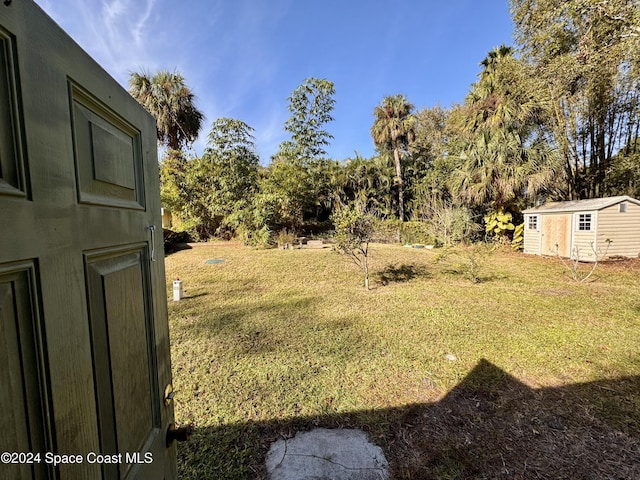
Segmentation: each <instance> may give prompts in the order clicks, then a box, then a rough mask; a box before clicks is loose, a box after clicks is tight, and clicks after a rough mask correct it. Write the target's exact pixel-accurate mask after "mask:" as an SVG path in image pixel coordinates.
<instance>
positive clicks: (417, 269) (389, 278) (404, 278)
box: [375, 263, 429, 286]
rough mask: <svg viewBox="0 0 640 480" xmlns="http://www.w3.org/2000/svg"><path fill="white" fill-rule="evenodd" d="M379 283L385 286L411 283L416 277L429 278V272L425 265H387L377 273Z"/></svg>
mask: <svg viewBox="0 0 640 480" xmlns="http://www.w3.org/2000/svg"><path fill="white" fill-rule="evenodd" d="M375 276H376V277H377V279H378V281H379V282H380V283H381V284H382V285H383V286H386V285H389V284H390V283H402V282H409V281H411V280H413V279H414V278H416V277H428V276H429V270H428V269H427V267H426V266H424V265H410V264H406V263H404V264H402V265H387V266H386V267H385V268H384V269H382V270H381V271H379V272H376V273H375Z"/></svg>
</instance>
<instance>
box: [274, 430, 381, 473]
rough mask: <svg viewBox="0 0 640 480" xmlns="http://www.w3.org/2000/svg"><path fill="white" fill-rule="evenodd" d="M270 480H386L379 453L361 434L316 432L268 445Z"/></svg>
mask: <svg viewBox="0 0 640 480" xmlns="http://www.w3.org/2000/svg"><path fill="white" fill-rule="evenodd" d="M266 467H267V473H268V475H269V479H270V480H388V478H389V463H388V462H387V459H386V458H385V456H384V453H383V452H382V449H381V448H380V447H378V446H376V445H374V444H372V443H371V442H369V437H368V436H367V434H366V433H365V432H363V431H362V430H352V429H331V430H328V429H326V428H317V429H315V430H311V431H310V432H299V433H298V434H296V436H295V437H294V438H290V439H288V440H278V441H277V442H274V443H273V444H272V445H271V448H270V449H269V453H268V454H267V458H266Z"/></svg>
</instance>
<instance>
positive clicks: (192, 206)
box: [130, 0, 640, 243]
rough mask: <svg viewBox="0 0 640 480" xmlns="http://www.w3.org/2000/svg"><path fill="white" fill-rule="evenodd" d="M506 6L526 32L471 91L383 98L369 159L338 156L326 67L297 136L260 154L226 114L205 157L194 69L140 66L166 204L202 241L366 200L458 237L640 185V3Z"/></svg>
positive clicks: (294, 230) (293, 102)
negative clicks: (546, 207)
mask: <svg viewBox="0 0 640 480" xmlns="http://www.w3.org/2000/svg"><path fill="white" fill-rule="evenodd" d="M510 8H511V12H512V16H513V20H514V24H515V39H516V44H515V45H514V46H504V45H503V46H500V47H498V48H495V49H494V50H492V51H490V52H489V53H488V54H487V57H486V58H485V59H484V60H483V61H482V62H481V64H480V66H481V71H480V73H479V75H478V80H477V81H476V82H475V83H473V84H472V85H471V86H470V89H469V93H468V94H467V96H466V98H465V99H464V101H463V102H462V103H460V104H455V105H452V106H450V107H442V106H434V107H431V108H422V109H420V110H417V109H416V108H415V106H414V104H413V103H412V102H411V101H410V100H409V99H408V98H406V97H405V96H404V95H401V94H397V95H392V96H388V97H386V98H383V99H382V100H381V102H380V104H379V105H377V106H375V107H374V108H373V109H372V112H373V115H372V122H371V127H370V132H371V137H372V141H373V143H374V145H375V147H376V154H375V155H374V156H373V157H371V158H363V157H360V156H357V155H356V156H355V157H354V158H348V159H329V158H327V152H326V147H327V146H328V145H330V142H331V139H332V138H333V137H332V135H331V134H330V133H329V130H330V128H329V125H330V123H331V121H332V120H333V118H332V116H331V115H332V111H333V108H334V104H335V100H334V94H335V89H334V84H333V83H332V82H331V81H329V80H326V79H318V78H309V79H307V80H305V81H304V82H303V83H302V84H301V85H300V86H299V87H297V88H296V89H295V90H294V91H293V92H292V93H291V95H290V97H289V98H288V102H289V106H288V108H289V112H290V115H291V116H290V118H289V119H288V120H287V121H286V122H285V124H284V126H283V128H284V130H285V131H286V132H287V134H288V136H289V138H288V139H287V140H286V141H284V142H282V143H281V144H280V146H279V148H278V151H277V152H276V153H275V154H274V155H273V156H272V157H271V159H270V163H269V164H268V165H267V166H262V165H261V164H260V159H259V158H258V156H257V154H256V149H255V143H254V140H255V139H254V136H253V132H254V130H253V128H252V127H251V126H249V125H247V124H246V123H245V122H243V121H242V120H240V119H233V118H220V119H217V120H215V121H214V122H213V123H212V125H211V128H210V132H209V136H208V143H207V147H206V149H205V152H204V154H203V155H202V156H199V157H198V156H189V154H188V153H187V150H186V147H187V146H188V145H189V144H190V143H191V142H193V140H194V139H195V138H196V137H197V136H198V133H199V131H200V130H201V128H202V123H203V121H204V116H203V114H202V113H201V112H199V111H198V110H197V108H196V107H195V105H194V95H193V93H192V92H191V90H190V89H189V88H188V87H187V86H186V83H185V79H184V78H183V77H182V75H180V74H179V73H178V72H174V73H170V72H159V73H157V74H155V75H151V74H146V73H133V74H132V75H131V77H130V92H131V94H132V95H133V96H134V97H135V98H136V99H137V100H138V101H139V102H140V103H141V104H142V105H143V106H144V107H145V108H147V110H148V111H149V112H150V113H151V114H152V115H153V116H154V117H155V118H156V121H157V132H158V141H159V142H160V143H161V144H163V145H164V146H165V147H166V151H165V155H164V157H163V159H162V162H161V164H160V177H161V195H162V202H163V205H164V206H165V207H167V208H169V209H171V210H172V212H173V213H174V215H177V217H178V218H179V220H180V223H181V225H180V228H181V229H184V230H187V231H190V232H191V233H192V235H194V236H195V237H197V238H201V239H202V238H207V237H209V236H213V235H215V236H221V237H241V238H243V239H244V240H245V241H247V242H248V243H265V242H268V241H269V240H270V239H271V238H273V236H274V235H276V234H278V232H289V233H291V234H294V235H301V234H313V233H317V232H319V231H323V230H327V229H331V228H332V226H333V224H332V215H333V214H335V212H337V211H339V210H340V209H341V208H343V207H349V208H353V207H356V208H357V210H358V211H361V212H369V213H372V214H375V216H376V217H377V218H379V219H382V220H385V221H387V222H388V223H391V224H394V225H396V227H397V232H401V231H403V230H404V229H405V227H404V224H405V222H407V223H410V224H411V225H412V228H414V229H415V228H417V229H418V230H420V231H421V232H422V233H423V234H424V235H427V236H429V237H430V239H431V240H434V241H437V242H440V243H447V242H452V241H457V240H462V239H464V238H469V237H470V236H473V234H474V231H477V229H474V228H472V226H473V224H474V223H478V224H480V223H481V219H483V218H484V220H485V224H489V223H491V225H498V224H499V225H503V223H502V222H500V221H497V220H496V219H498V218H499V219H502V218H507V217H506V216H508V218H509V219H513V220H514V223H518V222H519V221H520V219H521V216H520V212H521V211H522V210H523V209H524V208H526V207H528V206H531V205H533V204H536V203H542V202H544V201H549V200H573V199H584V198H595V197H602V196H611V195H630V196H635V197H638V196H640V143H639V140H638V139H639V133H640V132H639V130H640V101H639V100H640V8H639V6H638V3H637V0H567V1H564V2H556V1H553V0H511V2H510ZM478 219H480V220H478ZM492 219H493V221H492ZM416 224H417V225H418V226H417V227H416ZM504 225H509V227H505V228H504V229H502V230H501V229H500V228H492V229H490V231H489V233H490V234H492V235H495V236H498V237H503V236H505V235H506V236H511V235H512V232H513V224H512V223H511V222H510V221H509V222H507V223H505V224H504ZM407 231H409V230H407ZM414 234H415V232H414Z"/></svg>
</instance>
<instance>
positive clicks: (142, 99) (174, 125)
mask: <svg viewBox="0 0 640 480" xmlns="http://www.w3.org/2000/svg"><path fill="white" fill-rule="evenodd" d="M129 93H131V95H132V96H133V97H134V98H135V99H136V100H137V101H138V103H140V104H141V105H142V106H143V107H144V108H145V109H147V111H148V112H149V113H150V114H151V115H152V116H153V117H154V118H155V119H156V129H157V134H158V141H159V142H160V143H162V144H163V145H165V146H166V147H168V148H169V149H171V150H181V149H182V147H183V146H185V144H189V143H192V142H193V141H194V140H195V139H196V138H197V136H198V132H199V131H200V127H201V126H202V121H203V119H204V115H203V114H202V112H200V111H199V110H198V109H197V108H196V106H195V105H194V99H195V95H194V94H193V93H192V92H191V90H190V89H189V87H187V86H186V84H185V81H184V77H183V76H182V75H181V74H180V73H178V72H173V73H171V72H168V71H160V72H158V73H156V74H155V75H153V76H151V75H150V74H148V73H145V72H143V73H136V72H133V73H131V74H130V76H129Z"/></svg>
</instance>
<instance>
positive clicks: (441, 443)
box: [178, 360, 640, 480]
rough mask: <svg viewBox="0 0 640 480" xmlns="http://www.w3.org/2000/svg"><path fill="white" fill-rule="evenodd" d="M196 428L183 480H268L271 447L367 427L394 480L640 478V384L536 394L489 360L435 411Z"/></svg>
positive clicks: (186, 447) (431, 406)
mask: <svg viewBox="0 0 640 480" xmlns="http://www.w3.org/2000/svg"><path fill="white" fill-rule="evenodd" d="M326 410H327V411H326V412H325V413H324V414H322V415H318V416H315V417H298V418H288V419H273V420H270V421H264V422H254V421H248V422H245V423H236V424H229V425H220V426H209V427H203V428H196V430H195V432H194V434H193V436H192V438H191V440H190V441H189V442H187V443H182V444H180V445H179V448H178V463H179V472H180V478H181V479H191V478H193V479H196V478H198V479H207V478H211V479H214V478H215V479H217V478H225V479H240V478H246V479H255V478H257V479H266V478H267V476H266V471H265V469H264V459H265V456H266V454H267V452H268V450H269V447H270V445H271V442H273V441H276V440H278V439H281V438H291V437H293V436H294V435H295V434H296V433H297V432H299V431H306V430H311V429H313V428H316V427H325V428H361V429H363V430H365V431H366V432H368V433H369V436H370V439H371V441H372V442H373V443H376V444H377V445H380V446H381V447H382V449H383V450H384V452H385V455H386V457H387V460H388V461H389V464H390V473H391V478H393V479H488V478H490V479H505V480H506V479H511V480H513V479H554V480H556V479H567V480H569V479H571V480H573V479H585V480H586V479H588V480H596V479H637V478H640V376H634V377H625V378H620V379H616V380H601V381H595V382H589V383H581V384H574V385H567V386H562V387H552V388H551V387H550V388H541V389H532V388H530V387H528V386H527V385H525V384H523V383H522V382H520V381H518V380H517V379H515V378H514V377H511V376H510V375H508V374H506V373H505V372H504V371H503V370H501V369H499V368H498V367H496V366H494V365H492V364H491V363H489V362H488V361H486V360H482V361H480V362H479V363H478V365H477V366H476V367H475V368H474V369H473V370H472V371H471V372H470V373H469V374H468V375H467V376H466V377H465V378H464V379H463V380H462V381H461V382H460V383H459V384H458V385H457V386H456V387H455V388H453V389H452V390H451V391H450V392H449V393H448V394H447V395H446V396H444V397H443V398H442V399H441V400H440V401H437V402H434V403H423V404H412V405H406V406H402V407H397V408H388V409H380V410H366V411H356V412H350V413H336V412H335V411H331V408H330V405H327V408H326Z"/></svg>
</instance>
